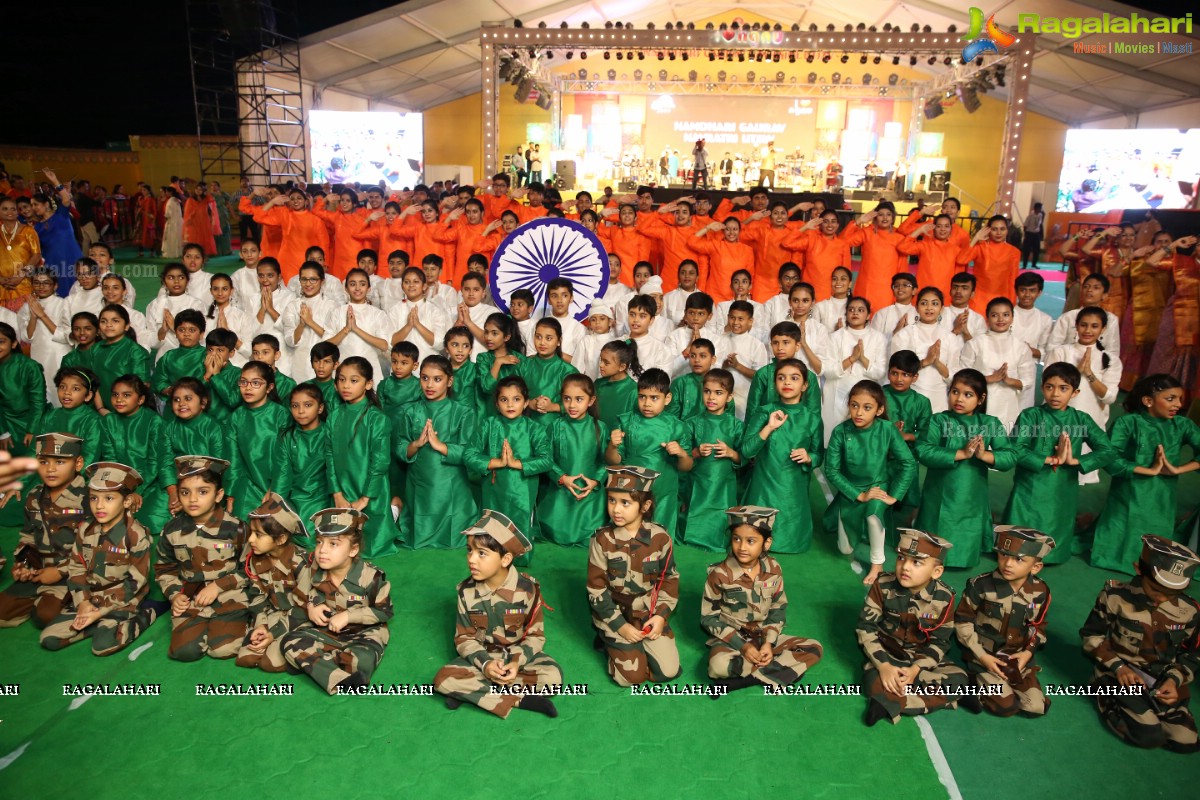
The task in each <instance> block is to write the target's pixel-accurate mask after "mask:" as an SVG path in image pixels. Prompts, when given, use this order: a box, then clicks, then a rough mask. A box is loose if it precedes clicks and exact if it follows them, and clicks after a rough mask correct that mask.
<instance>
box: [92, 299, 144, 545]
mask: <svg viewBox="0 0 1200 800" xmlns="http://www.w3.org/2000/svg"><path fill="white" fill-rule="evenodd" d="M100 339H101V341H100V343H99V344H97V345H95V346H94V347H93V348H92V350H93V351H94V353H93V355H92V371H93V372H95V373H96V377H97V378H98V379H99V381H100V385H99V386H97V387H96V401H95V402H96V410H97V411H100V410H101V408H103V409H107V410H108V411H112V410H113V407H112V386H113V381H115V380H116V379H117V378H118V377H120V376H121V375H137V376H138V377H139V378H141V380H142V381H143V382H145V383H149V381H150V353H149V352H147V351H146V348H144V347H142V346H141V345H140V344H138V343H137V341H136V338H135V336H134V334H133V331H132V330H130V328H129V312H128V311H126V310H125V307H124V306H119V305H116V304H115V303H110V304H108V305H106V306H105V307H104V308H103V309H102V310H101V311H100ZM101 413H104V412H103V411H101ZM121 463H127V462H121ZM130 466H133V465H132V464H131V465H130ZM143 477H144V476H143ZM147 480H148V479H147ZM154 530H156V531H157V530H158V528H154Z"/></svg>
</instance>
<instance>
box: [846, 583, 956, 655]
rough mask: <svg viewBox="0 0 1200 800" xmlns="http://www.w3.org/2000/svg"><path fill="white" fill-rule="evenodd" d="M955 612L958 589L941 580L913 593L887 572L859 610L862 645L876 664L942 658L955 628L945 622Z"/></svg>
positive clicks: (947, 649) (858, 631) (875, 584)
mask: <svg viewBox="0 0 1200 800" xmlns="http://www.w3.org/2000/svg"><path fill="white" fill-rule="evenodd" d="M953 611H954V592H953V591H951V589H950V587H949V586H947V585H946V584H944V583H942V582H941V581H940V580H937V579H934V580H931V581H930V582H929V583H928V584H927V585H926V586H925V588H923V589H921V590H919V591H915V592H914V591H912V590H910V589H905V588H904V587H903V586H901V585H900V582H899V581H898V580H897V579H896V576H895V575H894V574H893V573H891V572H885V573H883V574H882V575H880V576H879V579H878V580H876V581H875V583H874V584H872V586H871V590H870V591H869V592H867V600H866V602H865V603H863V610H862V613H861V614H859V615H858V630H857V633H858V644H859V646H860V647H862V649H863V652H864V653H866V656H867V659H868V660H869V661H870V662H871V664H872V665H874V666H875V667H876V668H878V667H879V666H880V665H882V664H891V665H892V666H895V667H908V666H912V664H913V663H914V662H916V661H919V660H922V659H928V660H931V661H933V662H935V663H941V662H942V661H943V660H945V658H946V653H948V652H949V651H950V640H951V637H952V635H953V633H954V630H953V628H952V627H951V626H949V625H947V624H946V623H947V622H949V621H950V615H951V614H952V613H953Z"/></svg>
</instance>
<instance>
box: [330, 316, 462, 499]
mask: <svg viewBox="0 0 1200 800" xmlns="http://www.w3.org/2000/svg"><path fill="white" fill-rule="evenodd" d="M468 335H469V334H468ZM470 351H471V347H470V345H469V344H468V345H467V353H468V354H470ZM391 360H392V372H391V374H390V375H388V376H387V377H386V378H384V379H383V380H382V381H380V383H379V388H377V389H376V390H375V394H376V395H377V396H378V397H379V407H380V408H381V409H383V413H384V414H386V415H387V418H388V419H389V420H391V423H392V432H393V435H394V434H395V430H396V426H397V425H399V424H400V418H401V417H402V416H403V415H404V409H405V407H407V406H408V405H410V404H411V403H415V402H417V400H419V399H420V398H421V379H420V378H418V377H417V376H416V375H414V374H413V373H414V372H415V371H416V369H417V365H418V364H420V363H421V351H420V350H418V349H417V346H416V345H415V344H413V343H412V342H408V341H399V342H396V343H395V344H394V345H392V354H391ZM388 447H389V448H390V447H391V442H389V443H388ZM388 462H389V463H388V485H389V487H390V491H391V497H392V505H393V506H395V507H396V508H397V509H399V508H400V503H401V502H402V498H403V497H404V482H405V480H406V479H407V478H408V465H407V464H405V463H404V462H403V461H401V460H400V459H398V458H389V459H388ZM322 508H324V506H322ZM317 510H318V511H320V510H321V509H320V508H318V509H317Z"/></svg>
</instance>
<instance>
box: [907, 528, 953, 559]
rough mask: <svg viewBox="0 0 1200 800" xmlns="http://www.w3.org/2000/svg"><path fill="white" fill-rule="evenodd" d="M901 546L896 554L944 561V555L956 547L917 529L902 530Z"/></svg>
mask: <svg viewBox="0 0 1200 800" xmlns="http://www.w3.org/2000/svg"><path fill="white" fill-rule="evenodd" d="M900 530H901V531H903V533H901V534H900V546H899V547H897V548H896V552H897V553H900V554H901V555H905V556H908V557H909V558H936V559H937V560H938V561H942V560H943V555H944V554H945V552H946V551H947V550H949V549H950V548H951V547H953V546H954V545H952V544H950V543H949V542H947V541H946V540H945V539H940V538H938V537H937V536H934V535H933V534H932V533H926V532H925V531H919V530H917V529H916V528H900Z"/></svg>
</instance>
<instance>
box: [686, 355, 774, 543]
mask: <svg viewBox="0 0 1200 800" xmlns="http://www.w3.org/2000/svg"><path fill="white" fill-rule="evenodd" d="M695 345H696V343H695V342H693V343H692V346H693V348H694V347H695ZM732 399H733V375H732V374H730V372H729V371H728V370H724V369H714V370H710V371H709V373H708V374H707V375H705V376H704V382H703V386H702V388H701V400H702V402H703V408H704V410H703V412H702V413H700V414H697V415H695V416H693V417H690V418H689V419H687V420H686V423H685V424H687V425H688V428H689V430H690V432H691V437H692V459H693V466H692V471H691V472H689V473H688V478H690V481H689V483H690V484H691V493H690V497H689V499H688V504H687V518H686V519H685V521H684V524H683V528H682V530H681V531H680V538H681V540H682V541H683V542H684V543H685V544H691V545H695V546H697V547H704V548H706V549H708V550H720V549H721V548H722V545H723V544H725V542H724V541H723V540H726V539H728V538H729V537H728V535H727V530H728V527H729V526H728V523H727V521H726V519H725V509H727V508H729V507H730V506H735V505H737V494H738V485H737V477H736V476H735V475H734V470H735V469H737V468H738V467H740V466H742V465H743V464H744V463H745V462H744V461H743V460H742V456H741V455H740V454H739V453H738V449H740V448H741V446H742V429H743V426H742V421H741V420H739V419H738V418H737V417H735V416H734V415H733V409H732V408H730V407H729V403H730V401H731V400H732ZM675 402H676V401H675V395H674V393H672V394H671V405H675ZM789 552H790V551H789Z"/></svg>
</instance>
